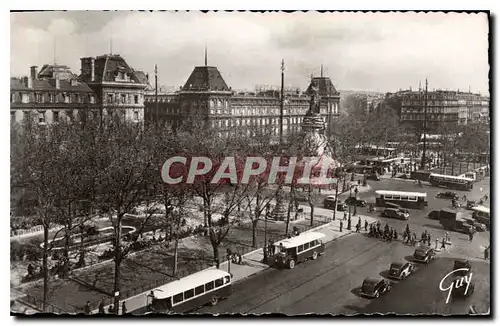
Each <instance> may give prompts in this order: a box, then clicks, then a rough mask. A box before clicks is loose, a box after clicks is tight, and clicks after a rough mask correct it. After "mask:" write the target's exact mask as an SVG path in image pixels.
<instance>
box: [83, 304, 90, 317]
mask: <svg viewBox="0 0 500 326" xmlns="http://www.w3.org/2000/svg"><path fill="white" fill-rule="evenodd" d="M83 312H84V313H85V314H86V315H90V301H87V303H86V304H85V306H84V307H83Z"/></svg>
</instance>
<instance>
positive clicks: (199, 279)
mask: <svg viewBox="0 0 500 326" xmlns="http://www.w3.org/2000/svg"><path fill="white" fill-rule="evenodd" d="M225 276H229V277H231V274H229V273H228V272H225V271H222V270H220V269H216V268H211V269H205V270H203V271H200V272H197V273H194V274H191V275H188V276H186V277H183V278H181V279H180V280H177V281H173V282H170V283H167V284H165V285H163V286H160V287H159V288H156V289H154V290H153V291H154V293H155V297H156V298H157V299H165V298H168V297H171V296H173V295H176V294H179V293H181V292H184V291H187V290H190V289H193V288H195V287H197V286H200V285H203V284H205V283H208V282H210V281H213V280H216V279H218V278H222V277H225Z"/></svg>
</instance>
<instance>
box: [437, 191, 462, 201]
mask: <svg viewBox="0 0 500 326" xmlns="http://www.w3.org/2000/svg"><path fill="white" fill-rule="evenodd" d="M436 197H437V198H444V199H455V200H457V199H458V195H457V193H456V192H453V191H445V192H440V193H438V194H437V195H436Z"/></svg>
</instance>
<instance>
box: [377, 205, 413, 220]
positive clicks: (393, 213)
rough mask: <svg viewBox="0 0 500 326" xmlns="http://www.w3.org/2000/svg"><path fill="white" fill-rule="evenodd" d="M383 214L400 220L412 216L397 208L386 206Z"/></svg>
mask: <svg viewBox="0 0 500 326" xmlns="http://www.w3.org/2000/svg"><path fill="white" fill-rule="evenodd" d="M382 215H383V216H385V217H390V218H395V219H398V220H408V219H409V218H410V214H408V213H407V212H405V211H403V210H400V209H397V208H386V209H385V210H384V212H383V213H382Z"/></svg>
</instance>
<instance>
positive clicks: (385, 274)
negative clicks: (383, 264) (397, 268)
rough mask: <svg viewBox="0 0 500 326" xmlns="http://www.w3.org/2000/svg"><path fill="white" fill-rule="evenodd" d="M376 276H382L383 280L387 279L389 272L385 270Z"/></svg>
mask: <svg viewBox="0 0 500 326" xmlns="http://www.w3.org/2000/svg"><path fill="white" fill-rule="evenodd" d="M378 275H380V276H382V277H383V278H387V279H388V278H389V270H385V271H382V272H380V273H379V274H378Z"/></svg>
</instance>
